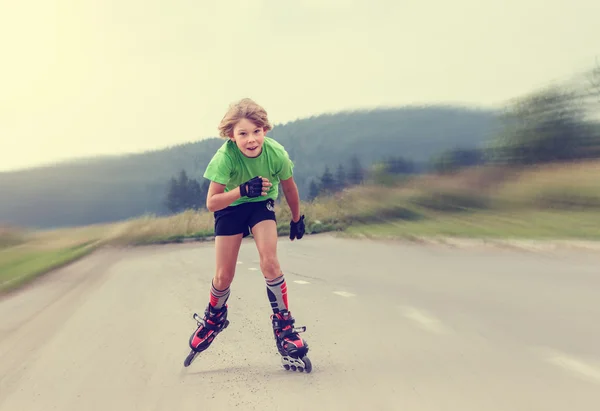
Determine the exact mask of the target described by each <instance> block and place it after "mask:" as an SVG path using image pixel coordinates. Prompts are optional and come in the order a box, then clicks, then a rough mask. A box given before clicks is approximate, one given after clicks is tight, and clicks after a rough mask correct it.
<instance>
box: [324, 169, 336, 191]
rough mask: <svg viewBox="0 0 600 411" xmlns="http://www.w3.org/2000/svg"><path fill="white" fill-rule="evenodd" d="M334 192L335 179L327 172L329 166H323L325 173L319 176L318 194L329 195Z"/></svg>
mask: <svg viewBox="0 0 600 411" xmlns="http://www.w3.org/2000/svg"><path fill="white" fill-rule="evenodd" d="M335 191H336V184H335V179H334V178H333V174H331V171H330V170H329V166H325V171H324V172H323V175H322V176H321V187H320V192H323V193H326V194H331V193H334V192H335Z"/></svg>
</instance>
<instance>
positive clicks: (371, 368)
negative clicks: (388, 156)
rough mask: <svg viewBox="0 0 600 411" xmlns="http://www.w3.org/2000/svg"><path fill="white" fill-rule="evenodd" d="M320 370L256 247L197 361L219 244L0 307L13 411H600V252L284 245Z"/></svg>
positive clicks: (53, 287) (80, 266) (3, 363)
mask: <svg viewBox="0 0 600 411" xmlns="http://www.w3.org/2000/svg"><path fill="white" fill-rule="evenodd" d="M279 253H280V259H281V262H282V264H283V267H284V268H285V271H286V273H287V279H288V282H289V290H290V303H291V309H292V312H293V313H294V315H295V316H296V318H297V320H298V324H299V325H306V326H307V327H308V330H307V332H306V333H305V334H304V335H305V337H306V339H307V341H308V343H309V344H310V346H311V351H310V358H311V359H312V362H313V366H314V370H313V372H312V373H311V374H306V373H303V374H300V373H292V372H289V371H285V370H283V368H281V366H280V362H279V357H278V355H277V354H276V351H275V347H274V342H273V339H272V334H271V328H270V322H269V316H268V314H269V311H268V310H269V304H268V301H267V297H266V292H265V288H264V281H263V279H262V277H261V274H260V271H258V267H259V266H258V261H257V253H256V251H255V248H254V245H253V243H252V242H251V240H250V241H247V242H245V243H244V245H243V248H242V251H241V254H240V258H239V265H238V273H237V277H236V280H235V282H234V284H233V287H232V296H231V299H230V319H231V325H230V326H229V328H228V329H227V330H226V331H225V332H223V333H222V334H221V335H220V336H219V337H218V339H217V340H216V342H215V343H214V344H213V345H212V347H211V348H210V349H209V351H207V352H206V353H205V354H204V355H203V356H201V357H199V358H198V359H197V360H196V361H195V362H194V364H192V366H191V367H190V368H184V367H183V365H182V364H183V360H184V358H185V356H186V354H187V352H188V347H187V342H188V338H189V335H190V333H191V332H192V331H193V329H194V322H193V320H192V319H191V314H192V312H194V311H195V310H201V309H203V307H204V305H205V304H206V301H207V297H208V290H209V285H210V278H211V277H212V275H213V272H214V258H213V250H212V244H185V245H168V246H161V247H144V248H138V249H126V250H112V249H106V250H102V251H100V252H98V253H96V254H94V255H92V256H90V257H89V258H86V259H85V260H82V261H79V262H77V263H75V264H74V265H72V266H70V267H68V268H66V269H63V270H61V271H59V272H56V273H55V274H53V275H50V276H48V277H46V278H44V279H43V280H42V281H40V282H39V283H37V284H36V285H35V286H34V287H30V288H29V289H27V290H25V291H24V292H21V293H19V294H15V295H12V296H10V297H9V298H4V299H3V300H1V301H0V410H1V411H36V410H44V411H49V410H61V411H69V410H83V409H85V410H90V411H91V410H102V411H106V410H128V411H131V410H144V411H151V410H178V411H183V410H208V409H214V410H230V409H234V408H235V409H240V410H306V409H315V410H361V411H363V410H410V411H420V410H427V411H430V410H452V411H454V410H456V411H468V410H473V411H484V410H485V411H496V410H504V411H517V410H540V411H553V410H556V411H565V410H567V409H570V410H573V411H575V410H590V411H591V410H598V409H600V327H598V320H599V319H600V264H599V263H600V258H599V256H598V255H592V254H591V253H587V254H586V253H583V252H577V253H576V252H568V253H567V252H561V253H553V254H552V255H548V254H545V255H539V254H533V253H528V252H520V251H507V250H491V249H487V250H476V249H469V250H456V249H447V248H440V247H422V246H416V245H414V246H413V245H406V244H398V243H396V244H393V243H379V242H371V241H359V240H348V239H336V238H333V237H331V236H328V235H324V236H313V237H308V238H305V239H303V240H301V241H300V242H294V243H290V242H289V240H286V239H282V241H281V243H280V252H279Z"/></svg>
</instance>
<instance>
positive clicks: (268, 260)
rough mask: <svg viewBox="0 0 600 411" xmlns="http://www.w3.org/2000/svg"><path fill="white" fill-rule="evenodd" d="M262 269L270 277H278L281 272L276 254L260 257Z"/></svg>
mask: <svg viewBox="0 0 600 411" xmlns="http://www.w3.org/2000/svg"><path fill="white" fill-rule="evenodd" d="M260 269H261V271H262V272H263V275H264V276H265V277H267V278H269V279H273V278H276V277H278V276H279V275H280V274H281V273H280V269H279V261H277V257H275V256H266V257H262V258H261V259H260Z"/></svg>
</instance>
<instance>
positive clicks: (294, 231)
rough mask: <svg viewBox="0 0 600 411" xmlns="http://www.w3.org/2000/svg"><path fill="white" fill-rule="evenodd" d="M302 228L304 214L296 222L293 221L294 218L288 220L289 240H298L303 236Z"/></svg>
mask: <svg viewBox="0 0 600 411" xmlns="http://www.w3.org/2000/svg"><path fill="white" fill-rule="evenodd" d="M304 229H305V227H304V216H301V217H300V220H298V222H297V223H294V220H292V221H290V240H294V238H297V239H298V240H300V239H301V238H302V237H303V236H304Z"/></svg>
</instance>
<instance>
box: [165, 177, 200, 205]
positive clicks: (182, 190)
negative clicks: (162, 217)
mask: <svg viewBox="0 0 600 411" xmlns="http://www.w3.org/2000/svg"><path fill="white" fill-rule="evenodd" d="M208 184H209V182H208V180H205V181H204V184H203V185H202V186H201V185H200V183H199V182H198V181H197V180H195V179H191V178H189V177H188V175H187V173H186V171H185V170H181V171H180V172H179V176H178V178H175V177H172V178H171V179H170V180H169V184H168V188H167V198H166V200H165V205H166V206H167V208H168V209H169V211H171V212H172V213H178V212H181V211H185V210H189V209H193V210H198V209H202V208H205V198H206V193H207V192H208Z"/></svg>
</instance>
